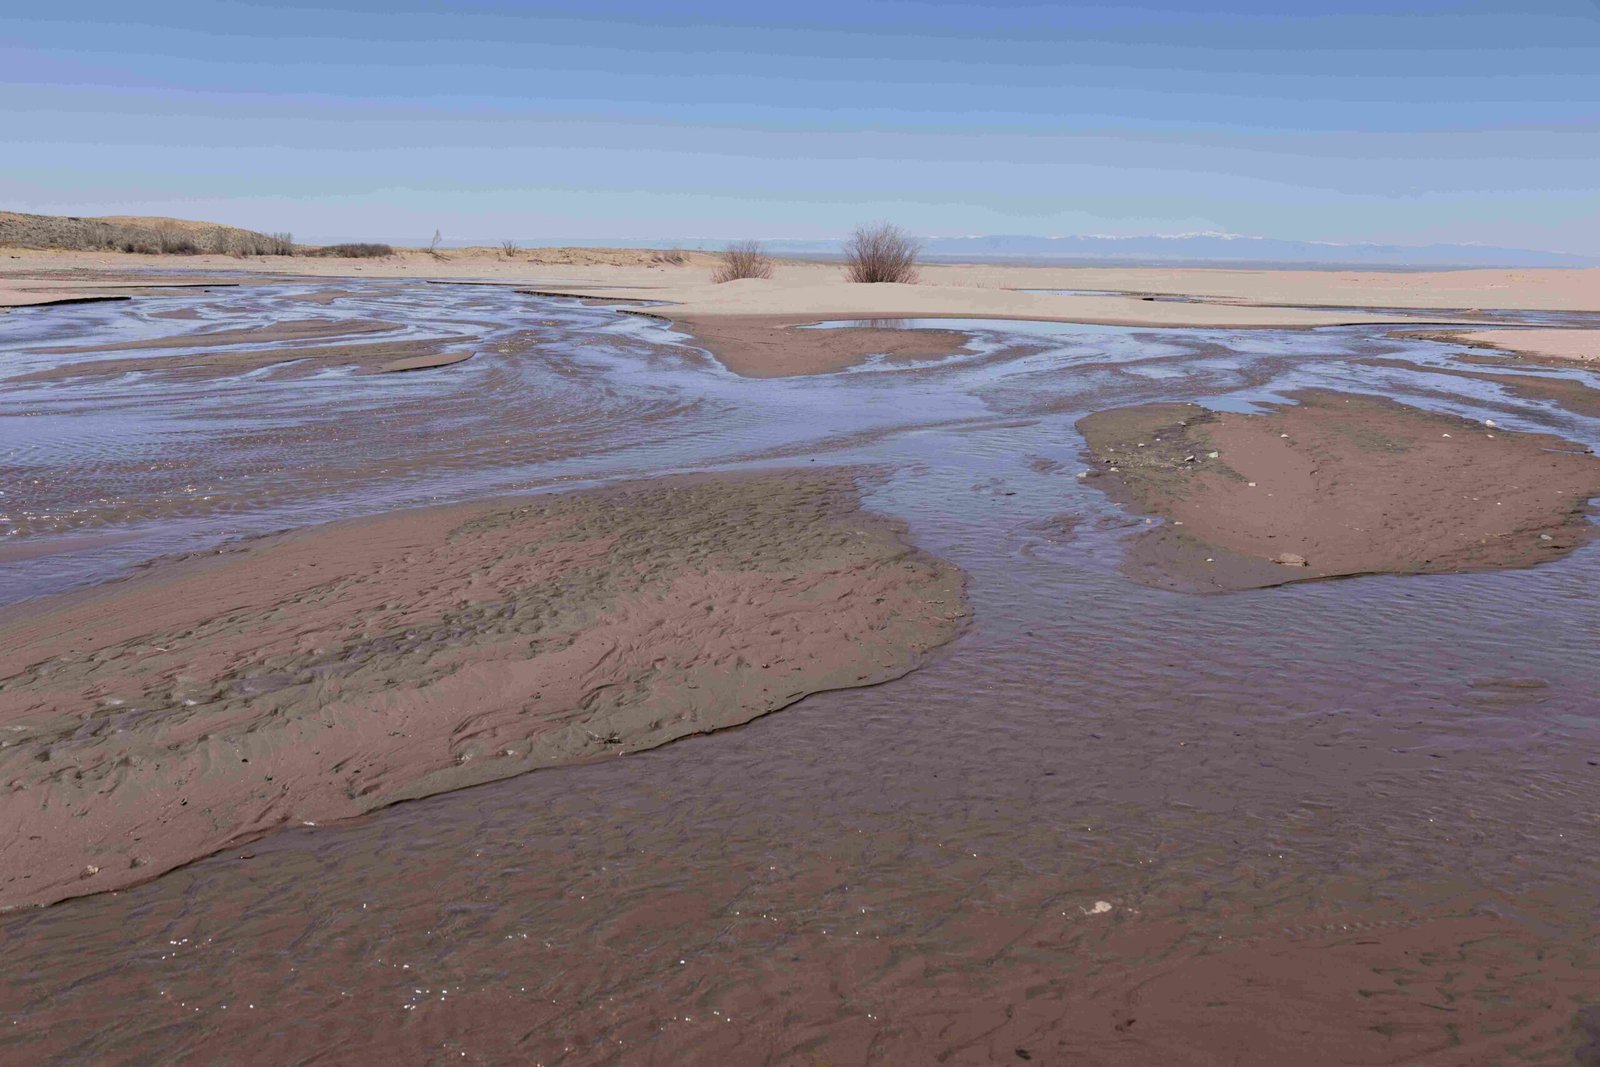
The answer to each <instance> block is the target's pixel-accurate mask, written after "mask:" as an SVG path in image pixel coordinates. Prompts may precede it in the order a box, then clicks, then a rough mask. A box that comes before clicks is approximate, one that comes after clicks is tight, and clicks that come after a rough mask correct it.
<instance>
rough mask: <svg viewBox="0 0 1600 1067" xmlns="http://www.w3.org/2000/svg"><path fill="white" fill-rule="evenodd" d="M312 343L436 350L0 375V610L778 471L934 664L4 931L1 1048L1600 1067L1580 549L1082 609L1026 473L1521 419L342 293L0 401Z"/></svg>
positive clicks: (1312, 370) (1310, 353)
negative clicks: (1428, 417)
mask: <svg viewBox="0 0 1600 1067" xmlns="http://www.w3.org/2000/svg"><path fill="white" fill-rule="evenodd" d="M335 289H336V290H337V292H338V294H339V295H337V296H335V297H331V298H326V299H325V300H324V299H322V298H319V297H318V294H319V293H328V292H332V291H334V290H335ZM308 297H309V298H311V299H307V298H308ZM186 307H193V308H195V310H196V311H197V312H198V314H199V318H198V319H197V320H189V321H181V322H177V323H176V324H175V321H174V320H173V319H171V318H170V317H165V316H164V315H163V313H165V312H171V311H175V310H180V309H182V308H186ZM308 318H326V319H336V320H341V321H345V320H348V321H352V322H354V321H363V322H372V321H381V322H388V323H392V324H395V325H396V326H397V327H399V329H398V330H397V331H395V332H393V333H391V334H386V335H385V338H386V339H390V338H393V337H396V336H399V337H400V338H402V339H415V340H418V341H427V342H430V343H435V342H440V341H441V340H442V341H443V343H445V344H447V345H460V346H463V347H469V346H470V347H471V348H473V350H474V351H475V352H476V353H477V354H476V355H474V356H473V358H472V359H470V360H467V361H466V362H463V363H459V364H456V365H454V366H450V367H446V368H440V369H437V370H430V371H422V372H417V373H413V374H404V375H362V374H360V373H357V371H356V370H354V369H351V368H345V367H340V366H337V365H322V364H319V365H317V366H316V367H315V368H314V369H310V370H306V369H305V368H302V369H301V371H300V372H293V373H291V372H289V370H288V369H287V368H292V367H293V366H294V364H279V365H267V366H265V367H258V368H256V369H253V370H250V371H247V372H244V373H223V374H218V375H210V376H206V375H201V376H195V375H186V374H165V373H162V372H159V371H141V372H135V373H125V374H113V375H110V376H97V375H93V374H89V375H84V376H80V377H69V378H57V379H43V380H37V379H36V380H30V381H28V382H24V383H20V384H18V383H15V382H10V381H3V380H0V476H3V483H0V484H3V488H4V492H5V494H6V495H5V496H4V497H0V533H4V534H5V535H6V536H5V538H4V541H3V542H0V543H3V545H4V547H3V548H0V553H4V554H0V574H3V577H0V600H3V602H6V603H10V604H12V605H13V606H12V607H11V608H10V609H9V610H10V611H23V610H26V604H18V603H17V602H19V601H23V600H25V599H26V598H29V597H33V596H38V595H42V594H46V593H50V592H54V591H58V590H61V589H64V588H67V587H69V586H72V585H75V584H80V583H83V582H88V581H97V580H104V579H108V578H114V577H116V576H117V575H118V574H121V573H125V572H126V571H127V570H128V568H130V567H132V566H135V565H137V564H139V563H141V562H142V561H145V560H148V559H150V558H151V557H154V556H157V555H160V554H163V553H170V552H178V551H191V550H197V549H203V548H205V547H206V546H208V545H213V544H216V543H219V542H220V541H221V540H223V539H225V538H229V537H236V536H240V535H245V534H250V533H257V532H262V531H265V530H271V529H279V528H283V527H287V526H296V525H303V524H306V523H310V522H316V521H322V520H325V519H331V518H336V517H342V516H346V515H353V514H359V513H363V512H371V511H376V510H383V509H387V508H391V507H395V506H400V505H404V504H411V503H425V502H435V501H439V500H446V499H457V498H462V497H470V496H475V495H481V494H486V493H490V492H505V491H521V490H529V489H543V488H552V487H563V486H572V485H580V484H589V483H595V482H600V481H605V480H609V479H612V478H619V477H637V476H640V475H648V474H650V473H654V472H667V471H679V470H686V469H713V468H725V467H740V468H743V467H751V466H796V465H809V464H812V463H816V464H852V465H860V466H865V467H870V468H873V469H874V470H875V471H876V472H877V474H876V475H875V477H874V478H873V479H872V480H870V481H869V482H868V484H866V485H865V487H864V488H865V490H866V493H865V495H866V500H867V503H868V504H869V506H871V507H873V508H875V509H877V510H880V511H883V512H886V513H889V514H892V515H895V516H898V517H900V518H902V519H903V520H904V521H906V522H907V523H908V524H909V527H910V529H911V532H912V534H913V536H914V538H915V539H916V540H917V542H918V543H919V544H920V545H921V546H922V547H924V548H926V549H928V550H929V551H932V552H934V553H936V554H939V555H941V556H944V557H945V558H947V559H950V560H952V561H953V562H955V563H957V564H959V565H960V566H961V567H962V568H964V569H965V570H966V571H967V573H968V575H969V579H970V585H969V596H970V598H971V601H972V607H973V616H974V621H973V625H972V626H971V627H970V628H969V629H968V630H967V632H966V633H965V634H964V635H963V636H962V637H961V638H959V639H958V640H957V641H956V642H955V643H954V644H952V645H949V646H947V647H946V648H944V649H943V650H942V651H941V652H939V653H937V654H936V655H935V656H934V657H933V659H932V661H931V662H930V663H929V665H928V666H926V667H925V668H923V669H922V670H920V671H918V672H916V673H914V674H912V675H911V676H909V677H907V678H904V679H901V680H899V681H896V682H893V683H890V684H886V685H883V686H880V687H876V688H871V689H857V690H846V691H839V692H834V693H829V694H824V695H820V696H815V697H811V698H808V699H806V700H804V701H802V702H801V703H799V704H796V705H794V706H792V707H790V708H788V709H786V710H784V711H782V712H779V713H777V714H775V715H772V716H769V717H767V718H764V719H761V720H758V721H757V722H754V723H752V724H750V725H748V726H745V727H741V728H738V729H735V730H729V731H724V732H722V733H718V734H714V735H710V736H706V737H701V738H695V739H692V740H687V741H683V742H679V743H675V744H672V745H669V746H666V747H664V748H661V749H657V750H654V751H651V752H648V753H643V754H636V755H630V756H627V757H625V758H619V759H615V760H612V761H610V762H606V763H601V764H594V765H589V766H582V767H574V768H567V769H561V770H554V771H541V772H537V773H533V774H530V775H526V776H524V777H521V778H516V779H512V780H508V781H503V782H499V783H495V784H491V785H486V786H481V787H478V788H474V789H469V790H464V791H461V792H458V793H452V794H448V795H443V796H439V797H434V798H432V799H429V800H424V801H418V802H412V803H406V804H402V805H399V806H396V807H394V808H391V809H388V810H385V811H382V812H379V813H376V814H374V815H372V816H368V817H366V818H364V819H362V820H359V821H355V822H350V823H343V824H339V825H334V826H317V827H310V826H305V827H299V828H296V829H293V830H289V831H285V832H282V833H278V834H276V835H274V836H271V837H268V838H265V839H263V840H261V841H259V842H258V843H256V844H254V845H252V846H250V847H248V848H245V849H237V850H231V851H229V852H227V853H224V854H221V855H217V856H214V857H212V858H209V859H206V860H202V861H200V862H197V863H195V864H192V865H190V866H188V867H186V868H183V869H180V870H178V871H175V872H172V873H170V874H167V875H165V876H163V877H161V878H159V879H157V880H155V881H152V882H150V883H147V884H145V885H142V886H138V887H136V888H133V889H131V890H126V891H123V892H119V893H115V894H105V895H101V896H93V897H86V898H82V899H78V900H73V901H68V902H66V903H63V904H60V905H56V906H52V907H49V908H45V909H39V910H34V911H28V912H17V913H13V914H11V915H8V916H4V917H0V946H3V951H4V958H5V967H4V970H3V972H0V1060H3V1061H5V1062H8V1063H12V1062H15V1063H34V1062H61V1063H130V1064H131V1063H149V1062H162V1063H184V1062H191V1063H210V1062H228V1061H231V1062H261V1063H359V1062H369V1061H375V1060H380V1059H388V1060H390V1061H398V1062H418V1063H505V1062H517V1063H522V1062H527V1063H573V1064H577V1063H582V1064H587V1063H661V1064H667V1063H682V1062H700V1063H718V1064H720V1063H763V1062H781V1063H858V1062H872V1063H923V1062H945V1063H980V1062H1004V1063H1021V1062H1030V1061H1031V1062H1042V1063H1074V1064H1080V1063H1081V1064H1101V1063H1107V1064H1110V1063H1119V1064H1120V1063H1127V1064H1144V1063H1203V1064H1212V1063H1215V1064H1250V1063H1262V1064H1276V1063H1297V1064H1298V1063H1363V1064H1373V1063H1397V1064H1399V1063H1452V1064H1454V1063H1460V1064H1481V1063H1571V1062H1590V1063H1592V1062H1600V969H1597V968H1600V925H1597V919H1600V915H1597V910H1600V892H1597V889H1600V886H1597V877H1596V872H1597V871H1600V833H1597V830H1600V825H1597V816H1600V698H1597V697H1596V694H1597V693H1600V656H1597V655H1596V650H1597V649H1600V546H1596V545H1593V544H1591V545H1590V546H1588V547H1586V548H1583V549H1580V550H1579V551H1577V552H1576V553H1574V554H1573V555H1571V556H1569V557H1566V558H1564V559H1561V560H1557V561H1554V562H1551V563H1548V564H1544V565H1541V566H1539V567H1537V568H1534V569H1531V570H1521V571H1504V572H1497V573H1483V574H1470V575H1431V576H1419V577H1404V578H1402V577H1383V576H1377V577H1362V578H1356V579H1351V580H1344V581H1337V582H1321V583H1308V584H1303V585H1294V586H1287V587H1282V588H1274V589H1263V590H1251V591H1245V592H1238V593H1230V594H1225V595H1215V596H1193V595H1186V594H1181V593H1173V592H1167V591H1162V590H1157V589H1152V588H1149V587H1147V586H1143V585H1139V584H1136V583H1134V582H1132V581H1130V580H1129V579H1128V578H1127V577H1125V576H1124V575H1123V574H1122V573H1121V571H1120V570H1119V564H1120V562H1121V558H1122V553H1123V551H1124V548H1125V544H1126V541H1127V539H1128V538H1129V537H1130V536H1131V535H1132V534H1134V533H1136V532H1138V531H1139V530H1142V529H1144V528H1145V525H1146V524H1145V520H1144V519H1142V518H1139V517H1137V516H1133V515H1130V514H1128V513H1126V512H1124V511H1122V510H1120V509H1119V508H1117V507H1116V506H1115V505H1113V504H1111V503H1109V502H1108V501H1107V500H1106V499H1105V498H1104V497H1103V496H1102V495H1101V494H1100V493H1099V492H1098V491H1097V490H1095V489H1094V488H1092V487H1091V486H1089V485H1085V484H1083V483H1081V482H1080V481H1079V480H1077V479H1076V478H1075V477H1074V475H1075V474H1076V473H1077V472H1078V471H1079V470H1082V469H1083V468H1084V466H1085V464H1086V456H1085V454H1084V445H1083V441H1082V439H1081V437H1079V436H1078V434H1077V432H1076V431H1075V430H1074V429H1073V423H1074V422H1075V420H1076V419H1078V418H1079V417H1081V416H1083V415H1085V414H1088V413H1090V412H1093V411H1096V410H1101V409H1104V408H1107V407H1113V406H1118V405H1124V404H1134V403H1142V402H1147V401H1179V400H1197V401H1200V402H1202V403H1205V404H1206V405H1207V406H1210V407H1213V408H1223V409H1227V410H1251V409H1252V408H1253V407H1254V406H1255V405H1257V404H1259V403H1260V402H1261V401H1263V400H1267V399H1271V398H1274V397H1277V396H1279V395H1280V394H1281V393H1283V392H1286V391H1290V390H1294V389H1301V388H1307V387H1324V388H1334V389H1345V390H1352V391H1363V392H1370V393H1377V394H1381V395H1385V396H1389V397H1393V398H1395V399H1398V400H1401V401H1404V402H1407V403H1412V404H1417V405H1420V406H1423V407H1427V408H1430V409H1433V410H1439V411H1447V412H1451V413H1455V414H1460V415H1465V416H1469V417H1474V418H1493V419H1495V420H1496V422H1497V423H1499V424H1500V425H1501V426H1503V427H1506V428H1508V429H1512V430H1516V429H1530V430H1532V429H1537V430H1542V431H1549V432H1554V433H1557V434H1559V435H1561V436H1564V437H1567V438H1569V439H1572V440H1575V441H1581V442H1584V443H1587V444H1589V445H1591V446H1593V445H1595V444H1596V443H1597V442H1600V420H1597V419H1595V418H1593V417H1590V416H1585V415H1581V414H1577V413H1575V412H1573V411H1569V410H1568V409H1566V408H1564V407H1562V406H1560V404H1559V403H1558V402H1557V401H1556V400H1554V399H1547V398H1546V399H1536V398H1531V397H1535V396H1545V395H1547V394H1548V392H1549V391H1548V390H1546V391H1544V392H1543V393H1536V392H1530V391H1515V390H1513V389H1512V388H1510V387H1508V386H1505V385H1503V384H1502V383H1501V382H1499V381H1498V380H1497V381H1484V380H1480V379H1476V378H1466V377H1461V376H1459V375H1457V374H1452V373H1449V371H1450V370H1452V369H1457V368H1455V365H1454V363H1453V355H1452V353H1453V352H1455V351H1456V350H1455V349H1453V348H1451V347H1450V346H1448V345H1444V344H1438V343H1434V342H1429V341H1421V340H1415V339H1406V338H1400V337H1396V336H1391V335H1390V333H1389V332H1388V331H1385V330H1382V329H1374V328H1370V327H1366V328H1341V329H1330V330H1316V331H1298V332H1296V331H1179V330H1166V331H1155V330H1138V329H1124V328H1110V327H1085V326H1072V325H1057V324H1038V323H1029V324H1021V323H1018V324H996V323H985V322H971V323H961V322H954V323H953V322H952V321H951V320H936V321H935V322H933V323H929V324H923V323H919V322H917V321H911V322H904V323H901V325H903V326H905V327H906V328H918V327H919V326H922V325H934V326H937V327H939V328H944V329H949V328H952V327H954V328H958V329H968V330H970V331H972V341H971V344H970V345H969V348H968V350H967V351H966V352H964V353H962V354H959V355H957V356H955V357H953V358H950V359H947V360H943V361H939V362H937V363H933V364H927V365H905V364H896V365H883V366H878V365H873V364H870V363H869V364H868V365H866V366H864V367H861V368H858V369H856V370H853V371H849V372H845V373H839V374H832V375H821V376H811V377H806V378H795V379H786V380H785V379H777V380H750V379H741V378H737V377H735V376H733V375H731V374H729V373H728V372H726V371H725V370H723V369H721V368H720V367H718V366H717V365H716V364H715V363H714V362H713V361H711V360H710V359H709V358H707V357H706V356H705V355H704V354H703V353H701V352H700V351H699V350H698V349H696V348H695V347H694V345H693V342H692V340H691V339H689V338H685V337H683V336H681V335H677V334H673V333H671V332H670V331H669V330H668V329H667V328H666V327H665V326H663V325H662V324H661V323H658V322H655V321H652V320H646V319H642V318H637V317H630V316H624V315H620V314H617V313H615V312H613V311H610V310H607V309H604V308H595V307H585V306H582V305H581V304H580V303H579V302H576V301H568V300H561V299H553V298H544V297H531V296H525V295H518V294H515V293H511V292H508V291H505V290H500V289H494V288H490V287H481V286H425V285H420V284H408V283H350V282H343V281H341V282H339V283H338V284H337V286H334V285H331V284H327V285H322V284H312V283H306V284H273V285H266V286H261V287H258V288H250V289H242V290H237V291H232V292H229V293H227V294H226V295H222V296H217V297H214V298H211V299H204V298H202V299H199V300H196V299H195V298H192V297H190V298H184V299H176V298H175V299H170V300H169V299H148V300H142V301H137V302H134V303H131V304H118V305H85V306H83V307H78V308H73V309H58V310H54V311H27V312H19V313H15V314H12V315H8V316H5V317H3V318H0V366H3V367H4V373H5V374H6V376H7V377H14V376H16V375H21V374H24V373H30V372H35V371H39V370H44V369H48V368H50V367H54V366H58V365H59V364H60V363H61V362H62V361H64V360H74V361H88V360H100V359H109V358H116V354H115V353H114V352H98V353H92V354H91V353H77V354H61V353H53V354H52V353H45V352H42V351H41V350H42V349H45V348H65V347H82V346H91V345H92V346H101V345H105V344H108V343H113V342H117V341H119V340H128V341H139V340H149V339H150V338H152V337H156V336H160V335H163V334H170V333H173V332H174V331H175V330H177V329H182V330H185V331H188V330H192V329H208V330H236V329H244V328H250V327H252V326H261V325H266V324H269V323H271V322H273V321H277V320H280V319H308ZM328 343H332V342H328ZM294 344H296V345H298V346H300V347H303V346H304V342H294ZM152 351H157V352H158V351H160V350H159V349H157V350H152V349H150V348H141V349H140V354H141V356H147V355H150V354H151V353H152ZM182 351H193V350H192V349H183V350H179V349H174V350H173V352H174V354H175V357H177V356H179V355H181V352H182ZM1369 361H1370V362H1369ZM86 367H87V368H88V369H92V364H88V363H86ZM1530 373H1535V374H1538V375H1540V376H1541V377H1543V378H1546V379H1550V380H1561V381H1574V382H1582V383H1587V384H1588V385H1590V386H1600V375H1596V374H1595V373H1594V372H1592V371H1583V370H1571V371H1549V370H1543V371H1534V372H1530Z"/></svg>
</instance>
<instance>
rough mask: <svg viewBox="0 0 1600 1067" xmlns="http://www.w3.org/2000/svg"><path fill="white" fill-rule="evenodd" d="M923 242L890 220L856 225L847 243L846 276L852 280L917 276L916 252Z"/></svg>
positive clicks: (911, 279) (906, 279) (906, 280)
mask: <svg viewBox="0 0 1600 1067" xmlns="http://www.w3.org/2000/svg"><path fill="white" fill-rule="evenodd" d="M921 252H922V245H921V244H920V243H919V242H918V241H917V240H916V239H915V238H914V237H912V236H911V235H910V234H908V233H906V231H904V230H902V229H901V228H900V227H898V226H896V225H894V224H893V223H888V222H879V223H875V224H873V225H871V226H857V227H856V231H855V233H853V234H851V235H850V239H849V240H848V241H846V242H845V243H844V263H845V266H844V272H845V277H847V278H849V279H850V280H851V281H853V282H902V283H908V284H909V283H911V282H914V281H916V280H917V256H918V255H919V254H920V253H921Z"/></svg>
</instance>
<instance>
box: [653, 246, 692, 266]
mask: <svg viewBox="0 0 1600 1067" xmlns="http://www.w3.org/2000/svg"><path fill="white" fill-rule="evenodd" d="M650 262H652V263H665V264H667V265H668V266H672V267H681V266H683V265H684V264H685V263H687V262H689V254H688V253H687V252H685V251H684V250H683V249H681V248H669V249H667V250H666V251H665V252H656V253H654V254H653V255H651V257H650Z"/></svg>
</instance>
